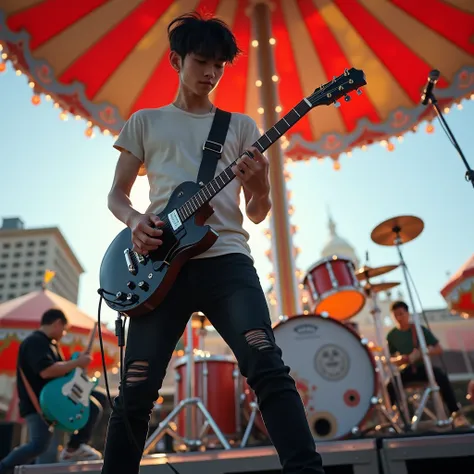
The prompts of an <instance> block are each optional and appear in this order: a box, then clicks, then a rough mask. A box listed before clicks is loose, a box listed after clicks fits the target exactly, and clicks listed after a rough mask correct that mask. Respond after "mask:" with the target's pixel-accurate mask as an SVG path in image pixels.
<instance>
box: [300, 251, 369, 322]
mask: <svg viewBox="0 0 474 474" xmlns="http://www.w3.org/2000/svg"><path fill="white" fill-rule="evenodd" d="M303 284H304V286H305V287H306V289H307V291H308V292H309V295H310V299H311V303H312V311H313V313H316V314H322V313H328V314H329V316H330V317H331V318H333V319H337V320H339V321H344V320H346V319H349V318H352V316H355V315H356V314H357V313H358V312H359V311H360V310H361V309H362V308H363V307H364V304H365V294H364V291H363V289H362V288H361V286H360V283H359V281H358V280H357V278H356V276H355V267H354V264H353V263H352V261H351V260H349V259H347V258H344V257H338V256H337V255H334V256H332V257H328V258H325V259H323V260H320V261H319V262H316V263H315V264H314V265H313V266H312V267H311V268H310V269H309V270H308V273H307V275H306V277H305V278H304V280H303Z"/></svg>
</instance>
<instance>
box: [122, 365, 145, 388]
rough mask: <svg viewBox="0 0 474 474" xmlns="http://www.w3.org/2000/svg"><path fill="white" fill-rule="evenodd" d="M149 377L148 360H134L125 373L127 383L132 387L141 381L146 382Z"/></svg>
mask: <svg viewBox="0 0 474 474" xmlns="http://www.w3.org/2000/svg"><path fill="white" fill-rule="evenodd" d="M147 378H148V362H146V361H138V362H132V363H130V365H129V366H128V368H127V371H126V373H125V377H124V379H125V385H126V386H127V387H131V386H134V385H137V384H139V383H141V382H145V381H146V379H147Z"/></svg>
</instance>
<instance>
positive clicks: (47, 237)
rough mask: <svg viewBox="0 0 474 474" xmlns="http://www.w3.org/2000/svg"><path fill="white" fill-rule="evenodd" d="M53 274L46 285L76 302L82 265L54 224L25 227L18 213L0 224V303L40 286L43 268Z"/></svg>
mask: <svg viewBox="0 0 474 474" xmlns="http://www.w3.org/2000/svg"><path fill="white" fill-rule="evenodd" d="M47 269H49V270H53V271H55V272H56V275H55V277H54V279H53V280H52V282H50V283H49V284H48V288H49V289H50V290H51V291H53V292H54V293H56V294H58V295H60V296H62V297H64V298H66V299H68V300H69V301H71V302H73V303H75V304H76V303H77V300H78V293H79V277H80V276H81V274H82V273H84V269H83V268H82V266H81V264H80V263H79V261H78V259H77V257H76V256H75V255H74V253H73V251H72V250H71V247H69V244H68V243H67V242H66V240H65V238H64V236H63V235H62V233H61V231H60V230H59V229H58V228H57V227H48V228H38V229H26V228H25V226H24V223H23V221H22V220H21V219H19V218H17V217H12V218H4V219H3V223H2V227H1V228H0V303H1V302H5V301H8V300H11V299H13V298H17V297H19V296H21V295H24V294H26V293H30V292H31V291H37V290H40V289H41V288H42V285H43V276H44V273H45V270H47Z"/></svg>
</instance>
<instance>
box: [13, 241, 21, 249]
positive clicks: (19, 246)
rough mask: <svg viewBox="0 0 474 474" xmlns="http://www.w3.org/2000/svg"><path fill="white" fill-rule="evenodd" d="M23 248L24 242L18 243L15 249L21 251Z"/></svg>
mask: <svg viewBox="0 0 474 474" xmlns="http://www.w3.org/2000/svg"><path fill="white" fill-rule="evenodd" d="M21 247H23V242H17V243H16V244H15V248H17V249H19V248H21Z"/></svg>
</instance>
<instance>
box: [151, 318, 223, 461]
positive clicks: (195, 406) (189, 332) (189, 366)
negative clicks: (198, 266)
mask: <svg viewBox="0 0 474 474" xmlns="http://www.w3.org/2000/svg"><path fill="white" fill-rule="evenodd" d="M186 336H187V344H186V355H187V362H186V398H185V399H184V400H181V401H180V402H179V403H178V405H176V407H175V408H174V409H173V410H172V411H171V413H170V414H169V415H168V416H167V417H166V418H165V419H164V420H163V421H162V422H161V423H160V424H159V425H158V427H157V428H156V430H155V431H154V432H153V433H152V434H151V435H150V436H149V437H148V439H147V440H146V443H145V449H144V451H143V454H149V453H150V451H151V450H152V449H153V448H154V447H155V446H156V444H157V443H158V442H159V441H160V439H161V438H162V437H163V436H164V435H165V434H168V435H170V436H171V437H172V438H173V439H175V440H176V441H177V442H178V443H179V444H180V445H185V446H186V447H187V448H188V450H190V451H196V450H198V449H200V448H201V446H202V445H203V438H204V436H205V434H206V432H207V430H208V428H209V427H210V428H211V429H212V431H214V433H215V434H216V436H217V439H218V440H219V442H220V443H221V445H222V446H223V447H224V449H231V447H230V444H229V443H228V441H227V440H226V438H225V436H224V435H223V433H222V431H221V430H220V429H219V427H218V426H217V423H216V422H215V421H214V419H213V418H212V416H211V414H210V413H209V411H208V410H207V408H206V407H205V406H204V403H203V402H202V400H201V399H200V398H198V397H196V396H195V393H196V392H195V371H194V344H193V327H192V321H191V320H190V321H189V322H188V324H187V326H186ZM183 410H186V430H185V432H186V436H185V437H184V438H183V437H182V436H180V435H179V434H178V433H177V432H176V431H175V430H173V429H172V428H171V426H170V423H171V422H172V421H173V420H175V419H176V418H177V417H178V415H179V414H180V413H181V412H182V411H183ZM198 410H199V411H201V413H202V415H203V417H204V419H205V420H206V421H205V423H204V426H203V428H202V429H201V430H200V433H199V434H198V433H197V422H196V421H197V411H198Z"/></svg>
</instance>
